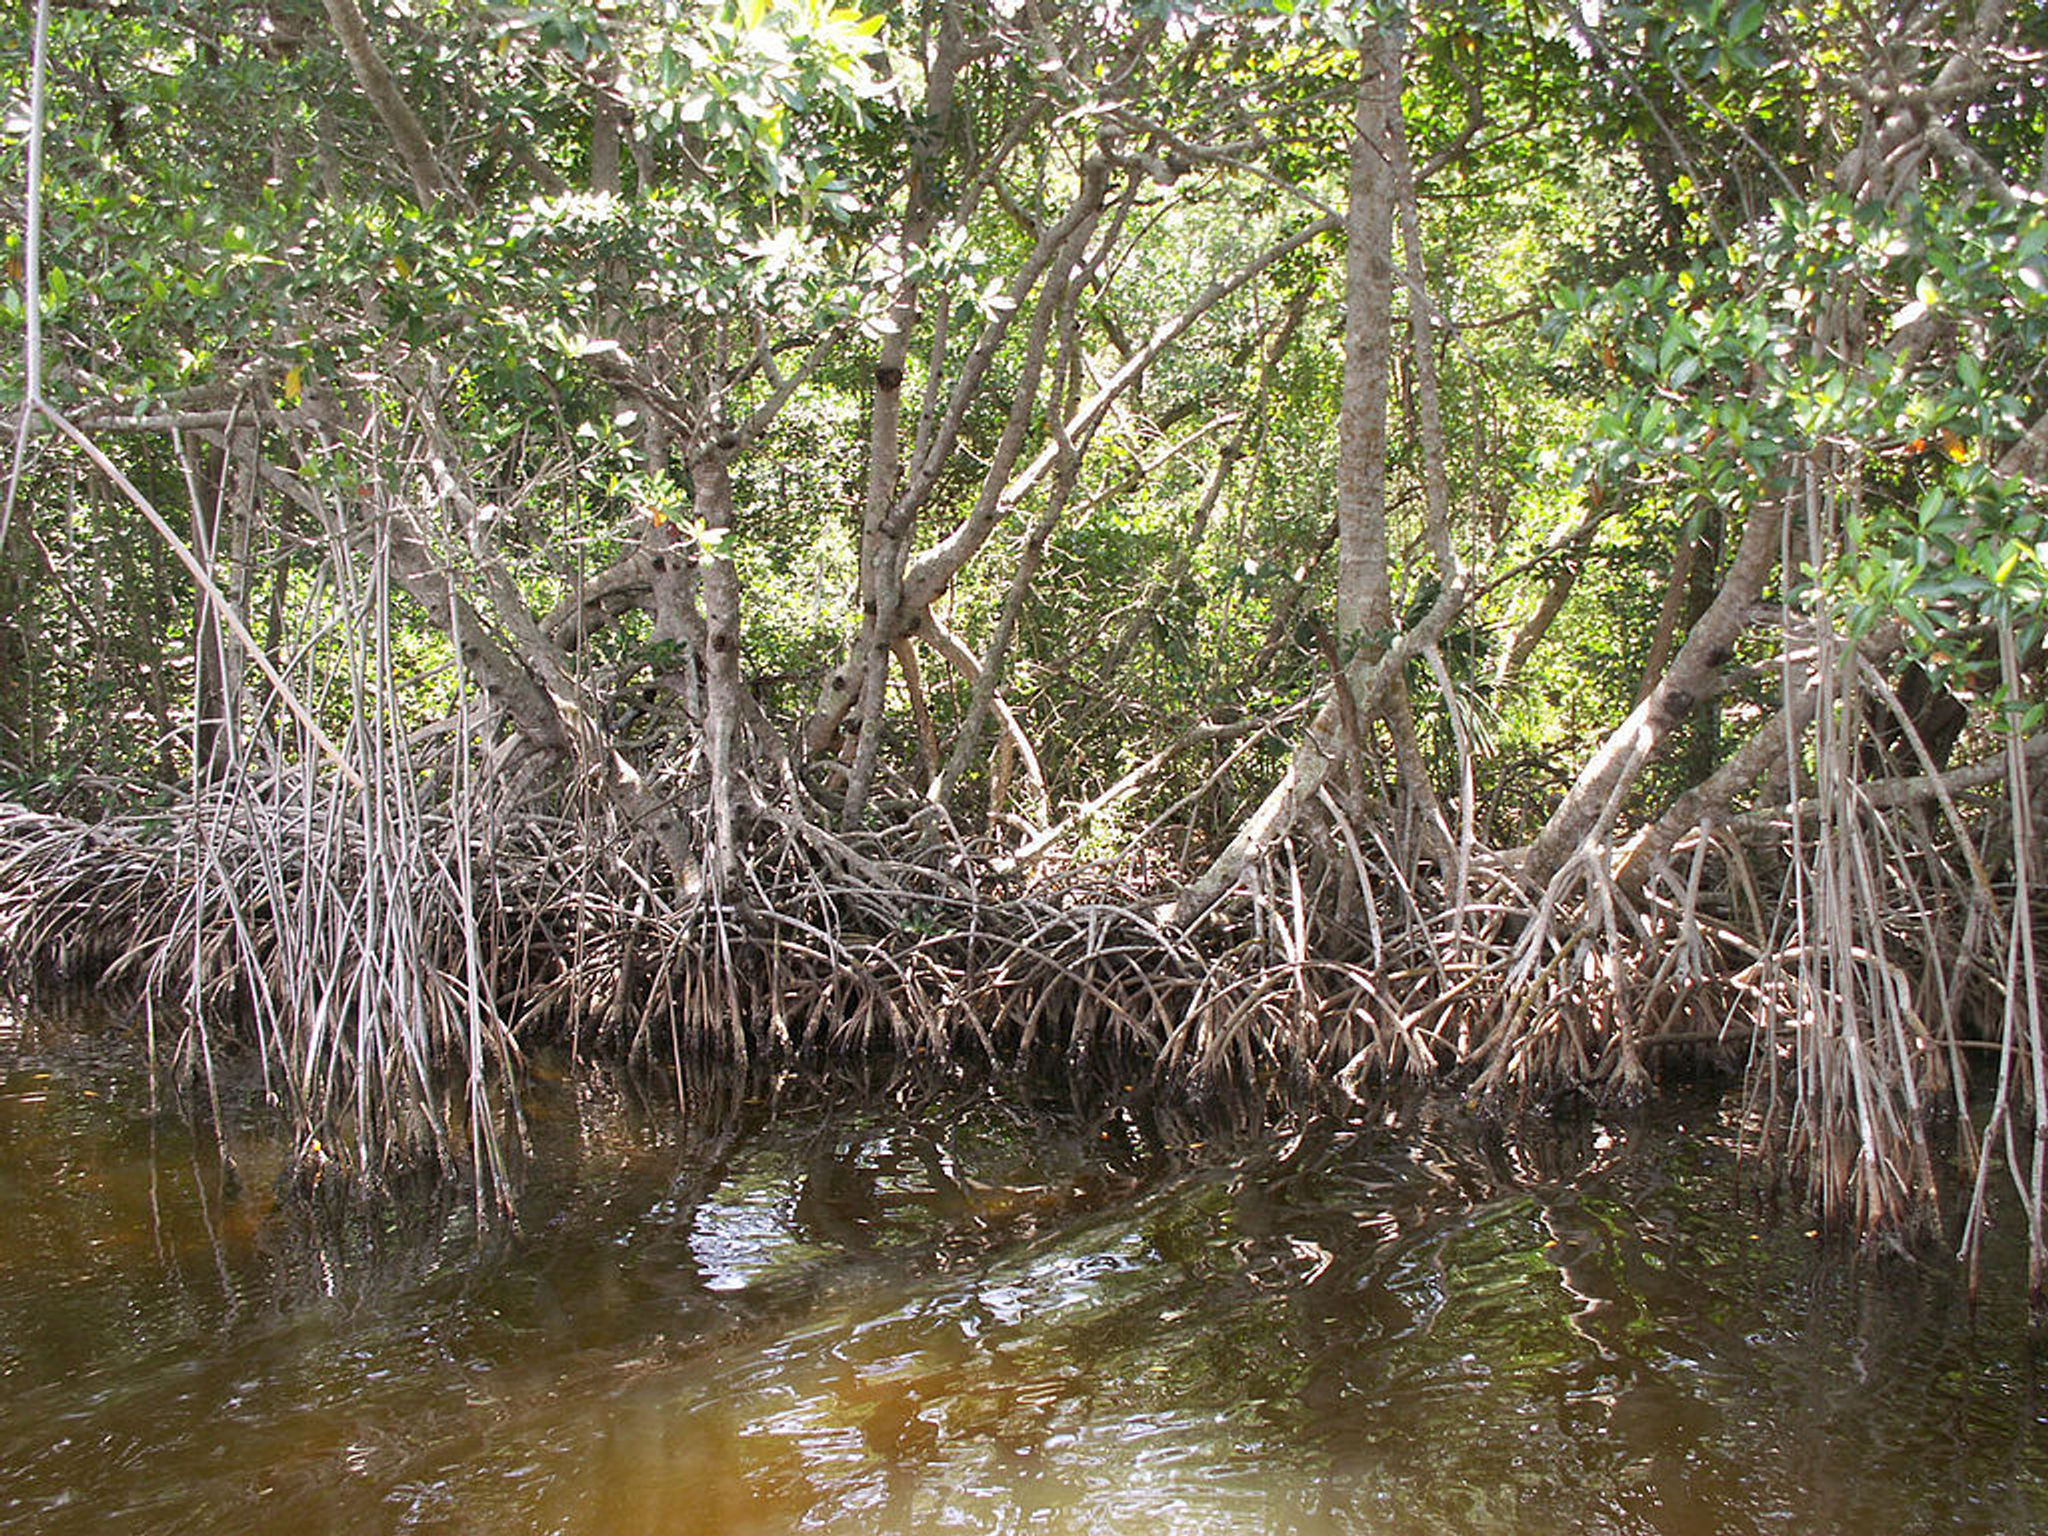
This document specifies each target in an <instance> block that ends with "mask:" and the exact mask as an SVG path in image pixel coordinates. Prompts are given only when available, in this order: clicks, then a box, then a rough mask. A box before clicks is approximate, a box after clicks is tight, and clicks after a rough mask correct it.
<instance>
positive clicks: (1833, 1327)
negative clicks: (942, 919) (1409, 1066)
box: [0, 1015, 2048, 1536]
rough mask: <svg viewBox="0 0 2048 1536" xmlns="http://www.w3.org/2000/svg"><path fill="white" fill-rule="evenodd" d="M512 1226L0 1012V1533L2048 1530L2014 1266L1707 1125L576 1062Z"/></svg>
mask: <svg viewBox="0 0 2048 1536" xmlns="http://www.w3.org/2000/svg"><path fill="white" fill-rule="evenodd" d="M543 1077H544V1081H542V1082H541V1083H539V1084H538V1085H537V1086H536V1089H535V1091H534V1093H533V1094H532V1096H531V1097H530V1100H529V1115H530V1127H529V1132H530V1140H531V1143H532V1158H531V1162H530V1166H529V1168H528V1172H527V1175H526V1178H525V1183H524V1188H523V1191H522V1194H521V1196H520V1201H519V1212H518V1220H517V1224H516V1226H515V1227H513V1228H511V1229H509V1230H508V1229H506V1228H504V1227H502V1226H500V1227H497V1228H494V1229H492V1230H488V1231H484V1232H482V1233H480V1232H479V1230H478V1228H477V1225H476V1222H475V1218H474V1213H473V1211H472V1209H471V1207H470V1205H469V1203H468V1202H467V1201H466V1200H465V1199H463V1198H462V1197H461V1196H460V1195H459V1194H452V1193H449V1192H445V1191H437V1190H435V1189H433V1188H420V1189H412V1190H406V1191H400V1192H399V1193H398V1195H397V1196H396V1197H395V1198H394V1199H393V1200H391V1201H389V1202H387V1203H385V1204H383V1205H381V1206H378V1207H375V1208H373V1209H372V1210H371V1211H370V1212H369V1213H368V1214H366V1213H365V1212H364V1210H363V1209H362V1208H361V1207H360V1206H357V1205H353V1204H350V1203H348V1202H346V1201H343V1200H340V1199H337V1198H333V1196H332V1194H331V1192H330V1190H329V1189H328V1188H327V1187H326V1186H325V1185H323V1184H322V1183H321V1182H320V1181H318V1180H313V1181H309V1182H308V1183H307V1184H306V1185H304V1186H302V1187H300V1188H299V1189H298V1191H297V1193H296V1194H295V1195H294V1196H293V1197H292V1198H287V1199H280V1194H279V1190H280V1170H281V1169H282V1167H283V1164H284V1149H283V1148H282V1147H281V1146H280V1145H278V1144H277V1142H276V1141H275V1140H274V1139H271V1138H268V1137H267V1136H266V1133H265V1132H264V1130H263V1124H262V1121H261V1119H260V1117H255V1118H252V1117H249V1116H246V1115H242V1114H241V1112H240V1111H237V1110H235V1109H234V1108H233V1107H232V1106H231V1108H230V1111H229V1113H230V1117H231V1119H234V1118H238V1117H239V1118H240V1119H242V1120H243V1121H244V1123H242V1124H239V1125H237V1126H236V1127H235V1128H234V1129H233V1130H232V1131H231V1134H230V1138H229V1140H230V1147H231V1149H232V1152H233V1155H234V1161H233V1167H232V1169H228V1168H225V1167H224V1166H223V1163H222V1159H221V1156H220V1153H219V1149H218V1148H217V1146H216V1145H215V1142H214V1139H213V1137H212V1135H211V1133H210V1132H209V1131H207V1130H205V1129H203V1128H202V1129H200V1130H198V1131H195V1130H193V1129H192V1128H190V1127H189V1126H188V1125H187V1123H186V1122H185V1121H184V1120H183V1119H182V1118H180V1117H178V1116H176V1115H168V1114H158V1115H153V1114H152V1113H151V1110H150V1106H149V1100H148V1092H147V1086H146V1079H145V1078H144V1077H143V1075H142V1074H141V1073H139V1072H138V1070H137V1068H136V1062H135V1055H134V1049H133V1047H132V1045H130V1044H128V1043H126V1042H124V1041H122V1040H120V1039H118V1038H114V1037H110V1036H109V1035H108V1034H107V1032H106V1030H105V1027H104V1025H103V1024H102V1025H99V1026H96V1027H92V1028H84V1027H81V1025H80V1023H79V1021H78V1020H77V1019H75V1018H74V1019H71V1020H50V1019H34V1018H22V1017H10V1016H4V1015H0V1532H24V1533H26V1532H35V1533H38V1536H60V1533H67V1532H80V1533H84V1532H93V1533H100V1532H105V1531H120V1532H124V1533H136V1532H194V1533H204V1536H231V1533H235V1532H243V1531H248V1532H286V1533H292V1536H311V1533H314V1532H323V1531H347V1532H373V1531H465V1532H490V1533H520V1532H605V1533H636V1532H665V1533H666V1532H675V1533H693V1532H704V1533H713V1532H716V1533H729V1536H741V1533H751V1532H760V1533H771V1532H774V1533H779V1532H796V1531H818V1532H863V1533H866V1532H920V1533H921V1532H955V1531H957V1532H973V1533H985V1532H1009V1531H1016V1532H1027V1531H1029V1532H1115V1533H1130V1536H1145V1533H1154V1532H1303V1533H1309V1532H1314V1533H1334V1532H1387V1533H1394V1532H1415V1533H1432V1536H1441V1533H1457V1532H1523V1531H1526V1532H1688V1533H1689V1532H1750V1531H1758V1532H1765V1531H1769V1532H1788V1533H1793V1532H1796V1533H1801V1536H1811V1533H1822V1532H1872V1533H1893V1532H1919V1531H1924V1532H1972V1531H1979V1532H2024V1531H2038V1530H2048V1384H2044V1379H2043V1377H2044V1365H2048V1350H2044V1346H2043V1344H2042V1341H2041V1339H2040V1338H2039V1337H2038V1336H2037V1335H2034V1334H2032V1333H2030V1331H2029V1328H2028V1320H2027V1316H2026V1312H2025V1306H2024V1296H2023V1283H2022V1282H2023V1275H2022V1273H2021V1270H2020V1268H2019V1256H2018V1250H2019V1247H2020V1241H2019V1239H2020V1237H2021V1234H2015V1233H2013V1232H2010V1231H2001V1232H1999V1233H1997V1234H1995V1237H1994V1243H1993V1252H1992V1254H1991V1257H1990V1264H1989V1270H1988V1272H1987V1275H1986V1279H1985V1287H1984V1294H1983V1300H1982V1302H1981V1304H1980V1306H1979V1307H1978V1309H1977V1310H1976V1311H1975V1313H1974V1314H1973V1313H1972V1312H1971V1310H1970V1308H1969V1307H1968V1305H1967V1301H1966V1298H1965V1296H1964V1295H1963V1292H1962V1288H1961V1285H1960V1282H1959V1277H1958V1276H1957V1274H1956V1272H1955V1270H1954V1268H1953V1267H1952V1266H1951V1265H1950V1264H1949V1263H1947V1262H1946V1261H1945V1260H1944V1258H1943V1257H1942V1256H1941V1255H1940V1254H1939V1253H1934V1254H1924V1253H1923V1254H1918V1255H1906V1254H1892V1255H1884V1256H1870V1255H1858V1254H1857V1253H1856V1252H1855V1251H1853V1250H1852V1249H1850V1248H1848V1247H1847V1246H1845V1245H1842V1244H1840V1243H1838V1242H1836V1241H1833V1240H1830V1239H1828V1238H1827V1237H1825V1236H1824V1235H1820V1234H1816V1233H1815V1232H1814V1231H1813V1230H1812V1228H1811V1227H1810V1225H1809V1224H1808V1222H1807V1221H1806V1220H1805V1219H1804V1217H1803V1216H1802V1214H1801V1213H1800V1211H1799V1209H1798V1207H1797V1206H1796V1205H1793V1206H1790V1207H1788V1208H1782V1209H1779V1208H1773V1206H1772V1205H1771V1204H1770V1202H1768V1201H1767V1200H1766V1199H1764V1198H1763V1197H1761V1196H1760V1195H1759V1194H1758V1192H1757V1190H1756V1188H1755V1182H1754V1180H1752V1179H1750V1178H1748V1177H1746V1175H1745V1172H1744V1170H1743V1169H1742V1168H1741V1167H1740V1165H1739V1158H1738V1146H1739V1137H1738V1126H1737V1122H1736V1118H1735V1110H1734V1108H1733V1107H1732V1105H1731V1104H1729V1103H1726V1102H1724V1101H1723V1100H1721V1099H1720V1098H1718V1097H1717V1096H1715V1095H1713V1094H1709V1093H1704V1092H1702V1093H1699V1094H1695V1095H1690V1096H1684V1097H1681V1098H1680V1099H1679V1100H1678V1101H1676V1102H1672V1103H1667V1104H1665V1105H1663V1106H1662V1107H1660V1108H1659V1109H1658V1110H1657V1111H1656V1112H1655V1113H1654V1114H1652V1115H1649V1116H1645V1117H1631V1118H1626V1119H1623V1118H1603V1117H1601V1116H1599V1115H1596V1114H1592V1113H1590V1112H1574V1113H1559V1114H1558V1115H1556V1116H1553V1117H1552V1118H1551V1119H1550V1120H1548V1121H1547V1122H1545V1121H1538V1122H1536V1123H1533V1124H1528V1125H1524V1126H1521V1127H1519V1128H1517V1129H1516V1130H1515V1131H1514V1132H1513V1133H1512V1134H1510V1133H1509V1132H1508V1131H1506V1130H1504V1129H1503V1128H1502V1127H1500V1126H1499V1125H1497V1124H1493V1123H1490V1122H1489V1121H1487V1120H1485V1119H1481V1118H1475V1117H1473V1116H1471V1115H1470V1114H1468V1113H1466V1112H1465V1111H1464V1110H1463V1109H1462V1108H1461V1107H1460V1106H1458V1105H1457V1104H1455V1103H1447V1102H1444V1101H1441V1100H1415V1101H1412V1102H1404V1103H1402V1104H1399V1105H1396V1106H1393V1107H1390V1108H1383V1109H1380V1110H1377V1111H1375V1112H1373V1113H1371V1114H1364V1113H1361V1114H1359V1115H1356V1116H1354V1117H1351V1118H1345V1117H1342V1116H1333V1115H1324V1116H1319V1117H1316V1118H1313V1119H1310V1120H1307V1121H1305V1122H1303V1123H1298V1124H1282V1125H1280V1126H1278V1127H1277V1128H1272V1129H1269V1130H1267V1131H1265V1132H1262V1133H1259V1134H1256V1135H1253V1134H1250V1133H1246V1132H1243V1131H1237V1132H1233V1131H1232V1130H1231V1129H1230V1128H1229V1127H1228V1126H1226V1125H1223V1124H1220V1123H1202V1122H1197V1121H1193V1120H1187V1119H1176V1118H1174V1117H1172V1116H1169V1115H1166V1114H1164V1113H1162V1112H1159V1111H1157V1110H1148V1109H1146V1108H1144V1107H1143V1106H1142V1105H1141V1104H1140V1103H1139V1102H1137V1101H1136V1100H1134V1099H1128V1098H1121V1097H1119V1096H1118V1095H1117V1094H1116V1093H1115V1092H1114V1091H1113V1087H1114V1085H1112V1091H1110V1092H1108V1093H1107V1094H1105V1095H1102V1096H1100V1097H1099V1098H1098V1099H1097V1100H1096V1101H1094V1102H1082V1101H1080V1098H1079V1096H1077V1095H1074V1094H1071V1093H1067V1094H1059V1093H1054V1092H1051V1091H1049V1090H1048V1089H1047V1088H1046V1087H1045V1085H1043V1084H1041V1085H1039V1087H1038V1088H1037V1089H1036V1090H1027V1089H1025V1088H1022V1087H1020V1086H1018V1085H1016V1084H1010V1085H1007V1086H1003V1087H996V1086H992V1085H989V1084H986V1083H974V1082H969V1081H963V1080H960V1079H957V1078H956V1079H950V1080H949V1079H940V1080H929V1079H927V1080H924V1081H922V1082H902V1081H898V1082H894V1083H891V1082H890V1081H888V1080H887V1079H885V1078H879V1077H877V1078H869V1079H862V1080H852V1079H847V1080H841V1081H835V1082H832V1083H830V1084H817V1083H809V1084H804V1083H798V1082H796V1081H793V1080H788V1079H784V1080H781V1081H776V1080H769V1079H762V1080H756V1081H752V1082H747V1083H738V1082H735V1081H732V1080H731V1079H729V1078H715V1077H714V1078H708V1079H707V1080H705V1081H703V1082H697V1081H685V1082H683V1083H682V1084H681V1085H680V1089H681V1092H682V1096H683V1097H684V1099H685V1100H686V1101H687V1103H686V1107H685V1109H684V1110H683V1112H681V1113H678V1111H677V1108H676V1099H677V1095H678V1087H679V1085H678V1084H677V1083H675V1082H674V1081H670V1080H664V1079H656V1080H651V1081H650V1080H646V1079H640V1078H633V1077H622V1076H616V1075H611V1076H608V1075H605V1074H603V1073H599V1072H593V1071H590V1070H588V1069H581V1070H575V1071H571V1070H569V1069H568V1068H567V1067H566V1066H558V1067H557V1069H556V1070H554V1071H551V1072H547V1073H544V1074H543Z"/></svg>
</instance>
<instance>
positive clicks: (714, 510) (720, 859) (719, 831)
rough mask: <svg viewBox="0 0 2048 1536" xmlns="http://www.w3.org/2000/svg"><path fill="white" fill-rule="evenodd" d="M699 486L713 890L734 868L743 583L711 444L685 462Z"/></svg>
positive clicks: (727, 884) (727, 882)
mask: <svg viewBox="0 0 2048 1536" xmlns="http://www.w3.org/2000/svg"><path fill="white" fill-rule="evenodd" d="M690 479H691V481H692V483H693V484H694V486H695V488H696V503H695V505H696V515H697V520H698V522H699V524H700V525H701V526H702V527H703V529H704V531H705V534H706V535H707V538H706V541H705V544H706V548H705V553H704V557H703V560H702V564H701V570H702V578H701V579H702V585H703V598H704V627H705V631H706V636H707V644H708V647H709V649H708V654H707V655H706V657H705V665H704V672H705V678H704V739H705V747H706V755H707V757H708V759H709V762H710V772H711V824H712V848H711V857H710V860H709V861H708V863H709V868H710V871H711V874H712V880H713V889H714V891H716V892H718V893H720V894H723V893H724V892H726V891H729V890H731V889H732V886H733V884H734V879H735V877H736V876H737V874H738V871H739V837H738V826H737V819H736V815H735V801H736V799H737V795H738V778H739V770H738V761H737V749H738V745H739V740H740V725H741V713H742V710H741V694H742V692H743V688H742V684H741V682H740V583H739V574H738V572H736V571H735V570H734V569H733V563H732V556H731V555H730V554H727V553H726V552H725V551H724V550H723V549H722V548H720V547H719V545H720V536H721V535H723V534H726V533H728V532H730V531H731V529H732V510H733V500H732V476H731V475H730V473H728V471H727V468H726V463H725V460H724V458H723V457H722V456H721V455H720V453H719V452H718V451H717V450H716V449H713V450H710V451H708V452H706V453H705V454H703V455H702V456H700V457H699V458H697V459H696V460H695V461H694V462H693V463H692V464H691V465H690Z"/></svg>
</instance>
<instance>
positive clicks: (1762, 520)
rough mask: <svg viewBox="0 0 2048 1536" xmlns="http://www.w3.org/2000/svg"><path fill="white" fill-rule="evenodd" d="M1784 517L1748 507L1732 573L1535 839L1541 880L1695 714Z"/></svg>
mask: <svg viewBox="0 0 2048 1536" xmlns="http://www.w3.org/2000/svg"><path fill="white" fill-rule="evenodd" d="M1783 524H1784V507H1783V506H1782V504H1780V503H1777V502H1760V503H1758V504H1757V506H1756V507H1755V508H1754V509H1753V510H1752V511H1751V512H1750V515H1749V521H1748V523H1747V524H1746V525H1745V526H1744V527H1743V530H1742V544H1741V546H1740V547H1739V548H1738V549H1737V550H1736V552H1735V562H1734V564H1733V565H1732V566H1731V567H1730V568H1729V571H1728V576H1727V579H1726V580H1725V581H1724V582H1723V583H1722V585H1721V590H1720V591H1719V592H1718V593H1717V594H1716V595H1715V597H1714V600H1713V602H1712V603H1711V604H1709V605H1708V608H1707V611H1706V612H1705V613H1704V614H1702V615H1701V616H1700V620H1699V622H1698V623H1697V624H1695V625H1693V627H1692V632H1691V633H1690V634H1688V635H1687V636H1686V637H1685V644H1684V645H1682V646H1680V647H1679V651H1678V655H1677V657H1676V658H1675V659H1674V660H1673V661H1672V663H1671V667H1670V670H1669V671H1667V672H1666V673H1665V674H1664V676H1663V678H1662V679H1660V680H1659V682H1658V683H1657V686H1656V687H1654V688H1652V689H1651V690H1650V691H1649V693H1648V694H1647V695H1646V696H1645V697H1644V699H1643V701H1642V703H1640V704H1638V705H1637V706H1636V707H1635V709H1634V711H1633V712H1631V713H1630V715H1629V717H1628V719H1626V720H1624V721H1623V722H1622V723H1621V725H1620V726H1619V727H1618V728H1617V729H1616V730H1615V731H1614V733H1613V734H1612V735H1611V736H1609V737H1608V738H1607V741H1606V742H1605V743H1604V744H1603V745H1602V746H1601V748H1600V750H1599V751H1598V752H1596V753H1594V754H1593V757H1592V760H1591V761H1589V762H1588V763H1587V764H1586V766H1585V768H1584V769H1583V770H1582V771H1581V772H1580V774H1579V778H1578V782H1577V783H1576V784H1574V785H1573V786H1572V788H1571V791H1570V793H1568V794H1567V795H1566V796H1565V798H1564V802H1563V804H1561V805H1559V806H1558V808H1557V810H1556V811H1555V812H1553V813H1552V815H1551V818H1550V820H1549V822H1548V823H1547V824H1546V825H1545V826H1544V828H1543V831H1542V832H1541V833H1540V834H1539V835H1538V836H1537V839H1536V841H1535V843H1534V844H1532V845H1531V846H1530V848H1529V852H1528V857H1527V861H1526V864H1525V873H1527V875H1528V876H1529V878H1530V879H1531V880H1533V881H1535V882H1536V883H1537V884H1539V885H1540V884H1543V883H1546V882H1548V881H1549V879H1550V877H1551V876H1553V875H1555V874H1556V873H1557V872H1558V871H1559V870H1560V869H1562V868H1563V867H1564V865H1565V863H1566V861H1567V860H1569V859H1570V858H1571V857H1572V855H1573V854H1575V853H1576V852H1578V850H1579V848H1580V846H1581V845H1582V844H1584V843H1585V841H1586V840H1587V839H1588V838H1591V837H1594V836H1596V835H1598V833H1599V831H1600V829H1601V828H1602V827H1603V826H1605V825H1607V824H1609V823H1610V822H1611V821H1612V819H1613V817H1614V815H1615V814H1616V813H1617V812H1618V811H1619V809H1620V805H1621V801H1622V798H1623V797H1624V796H1625V795H1626V794H1627V793H1628V791H1629V788H1630V786H1632V785H1633V784H1634V783H1635V781H1636V779H1637V778H1638V777H1640V775H1641V774H1642V771H1643V769H1644V768H1645V767H1647V766H1648V765H1649V762H1650V759H1651V758H1652V757H1653V756H1654V755H1655V754H1656V752H1657V750H1658V748H1660V747H1661V746H1662V745H1663V744H1664V741H1665V738H1666V737H1667V736H1669V735H1670V733H1671V732H1672V731H1673V730H1674V729H1675V728H1676V727H1678V726H1681V725H1683V724H1684V723H1685V722H1686V721H1687V720H1688V719H1690V718H1691V716H1692V712H1693V708H1694V706H1695V704H1696V703H1697V701H1698V700H1699V699H1701V698H1702V697H1704V696H1705V694H1706V693H1707V691H1708V689H1709V688H1710V687H1712V685H1713V683H1714V681H1715V675H1716V674H1717V673H1718V672H1719V670H1720V668H1721V665H1722V664H1723V663H1724V662H1726V661H1727V659H1728V657H1729V655H1730V653H1731V651H1732V650H1733V648H1734V645H1735V640H1736V637H1737V636H1738V635H1740V634H1741V633H1742V629H1743V626H1744V625H1745V624H1747V623H1748V621H1749V609H1750V605H1751V604H1752V603H1754V602H1755V601H1756V599H1757V596H1758V594H1760V593H1761V592H1762V591H1763V587H1764V582H1765V580H1766V579H1767V578H1768V577H1769V576H1770V574H1771V570H1772V568H1773V567H1774V566H1776V564H1777V561H1778V540H1779V534H1780V531H1781V529H1782V527H1783Z"/></svg>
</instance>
